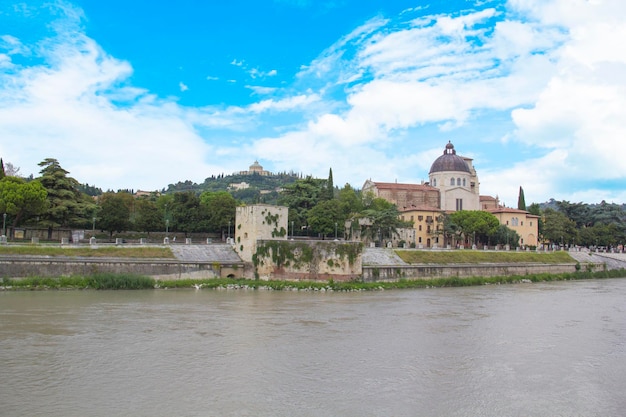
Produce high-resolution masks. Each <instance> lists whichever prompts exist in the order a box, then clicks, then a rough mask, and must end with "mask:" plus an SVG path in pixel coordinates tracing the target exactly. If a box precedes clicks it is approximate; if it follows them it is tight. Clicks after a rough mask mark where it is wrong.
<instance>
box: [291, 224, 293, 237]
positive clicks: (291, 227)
mask: <svg viewBox="0 0 626 417" xmlns="http://www.w3.org/2000/svg"><path fill="white" fill-rule="evenodd" d="M291 239H292V240H293V220H292V221H291Z"/></svg>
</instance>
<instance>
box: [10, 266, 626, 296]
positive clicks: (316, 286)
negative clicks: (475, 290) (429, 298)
mask: <svg viewBox="0 0 626 417" xmlns="http://www.w3.org/2000/svg"><path fill="white" fill-rule="evenodd" d="M599 278H626V270H624V269H620V270H611V271H598V272H588V271H579V272H572V273H564V274H535V275H512V276H504V277H469V278H456V277H455V278H437V279H423V280H422V279H420V280H410V279H403V280H399V281H396V282H357V281H350V282H334V281H328V282H327V281H259V280H246V279H229V278H221V279H205V280H198V279H188V280H172V281H158V282H157V281H155V280H154V279H153V278H151V277H146V276H141V275H130V274H95V275H91V276H86V277H84V276H71V277H60V278H41V277H29V278H23V279H7V278H4V279H3V282H2V284H1V285H2V289H4V290H50V289H97V290H131V289H152V288H160V289H174V288H195V287H200V288H202V289H252V290H256V289H266V290H278V291H281V290H285V291H287V290H289V291H298V290H299V291H377V290H393V289H410V288H436V287H467V286H475V285H494V284H513V283H520V282H549V281H569V280H580V279H599Z"/></svg>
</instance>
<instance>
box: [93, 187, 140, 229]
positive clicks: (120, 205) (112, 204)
mask: <svg viewBox="0 0 626 417" xmlns="http://www.w3.org/2000/svg"><path fill="white" fill-rule="evenodd" d="M129 197H130V199H131V200H132V198H133V197H132V196H131V195H130V194H128V193H111V192H108V193H104V194H103V195H102V197H101V199H100V202H101V203H100V213H99V218H98V223H97V224H98V228H99V229H101V230H107V231H108V232H109V236H113V233H114V232H118V233H119V232H123V231H125V230H128V229H129V228H130V227H131V222H130V213H131V209H130V206H131V204H132V201H129Z"/></svg>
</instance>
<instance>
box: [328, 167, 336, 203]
mask: <svg viewBox="0 0 626 417" xmlns="http://www.w3.org/2000/svg"><path fill="white" fill-rule="evenodd" d="M333 198H335V185H334V184H333V169H332V168H330V170H329V171H328V180H327V181H326V200H332V199H333Z"/></svg>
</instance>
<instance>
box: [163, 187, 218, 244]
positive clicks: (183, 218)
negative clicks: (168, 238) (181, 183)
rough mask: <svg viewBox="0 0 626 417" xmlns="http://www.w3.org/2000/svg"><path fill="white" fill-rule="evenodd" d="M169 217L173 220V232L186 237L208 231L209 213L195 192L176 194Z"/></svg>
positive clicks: (171, 224)
mask: <svg viewBox="0 0 626 417" xmlns="http://www.w3.org/2000/svg"><path fill="white" fill-rule="evenodd" d="M168 216H169V217H170V218H171V219H172V221H171V223H170V227H171V230H174V231H178V232H184V233H185V236H187V234H188V233H193V232H201V231H207V229H208V213H207V211H206V209H205V208H204V207H201V205H200V198H199V197H198V196H197V195H196V193H195V192H193V191H186V192H180V193H174V198H173V200H172V202H171V204H168Z"/></svg>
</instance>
